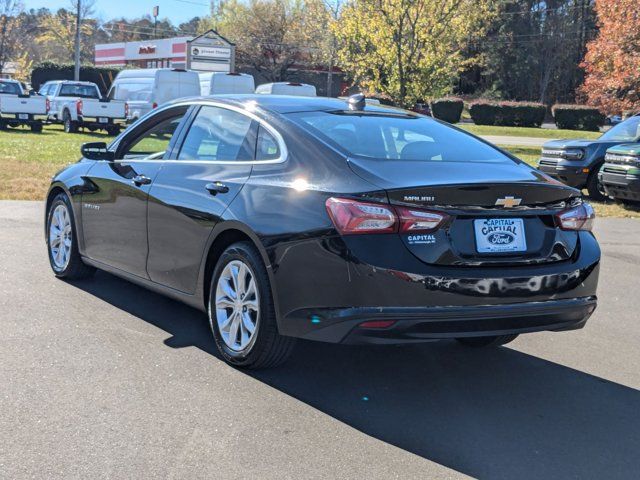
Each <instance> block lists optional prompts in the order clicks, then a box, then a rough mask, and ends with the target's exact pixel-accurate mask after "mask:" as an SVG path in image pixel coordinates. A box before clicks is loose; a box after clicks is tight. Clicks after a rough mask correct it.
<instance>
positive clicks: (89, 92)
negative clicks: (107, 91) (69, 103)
mask: <svg viewBox="0 0 640 480" xmlns="http://www.w3.org/2000/svg"><path fill="white" fill-rule="evenodd" d="M58 96H59V97H79V98H100V94H99V93H98V89H97V88H96V87H94V86H93V85H77V84H73V83H71V84H69V83H64V84H62V87H61V88H60V93H59V94H58Z"/></svg>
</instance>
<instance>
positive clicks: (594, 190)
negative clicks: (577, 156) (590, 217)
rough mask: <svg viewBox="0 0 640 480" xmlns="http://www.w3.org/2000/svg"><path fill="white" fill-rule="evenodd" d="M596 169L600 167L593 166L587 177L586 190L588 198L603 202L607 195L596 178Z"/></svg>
mask: <svg viewBox="0 0 640 480" xmlns="http://www.w3.org/2000/svg"><path fill="white" fill-rule="evenodd" d="M598 170H600V167H597V168H595V169H594V170H593V171H592V172H591V173H590V174H589V178H587V192H588V193H589V198H591V199H592V200H596V201H598V202H604V201H605V200H607V199H608V198H609V197H608V195H607V194H606V193H605V191H604V187H603V186H602V184H601V183H600V180H598Z"/></svg>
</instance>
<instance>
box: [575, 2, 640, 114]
mask: <svg viewBox="0 0 640 480" xmlns="http://www.w3.org/2000/svg"><path fill="white" fill-rule="evenodd" d="M596 12H597V14H598V26H599V28H600V30H599V32H598V36H597V37H596V38H595V39H594V40H593V41H591V42H590V43H589V44H588V46H587V53H586V55H585V58H584V62H583V63H582V66H583V67H584V69H585V71H586V76H585V81H584V84H583V85H582V87H581V89H580V91H581V93H582V94H583V95H584V96H585V98H586V100H587V101H588V102H589V103H590V104H593V105H595V106H598V107H600V108H601V109H602V110H603V111H605V112H607V113H619V112H621V111H623V110H633V111H638V110H640V3H638V1H637V0H596Z"/></svg>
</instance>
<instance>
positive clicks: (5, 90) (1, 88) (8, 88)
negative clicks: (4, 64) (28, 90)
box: [0, 81, 22, 95]
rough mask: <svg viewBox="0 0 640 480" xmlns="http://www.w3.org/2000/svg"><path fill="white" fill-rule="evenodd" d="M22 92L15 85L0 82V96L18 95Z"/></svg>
mask: <svg viewBox="0 0 640 480" xmlns="http://www.w3.org/2000/svg"><path fill="white" fill-rule="evenodd" d="M21 93H22V91H21V90H20V86H19V85H18V84H17V83H13V82H2V81H0V94H5V95H20V94H21Z"/></svg>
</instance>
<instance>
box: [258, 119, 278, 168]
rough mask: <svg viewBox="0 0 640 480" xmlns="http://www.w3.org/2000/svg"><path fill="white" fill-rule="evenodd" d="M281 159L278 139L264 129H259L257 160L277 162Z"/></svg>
mask: <svg viewBox="0 0 640 480" xmlns="http://www.w3.org/2000/svg"><path fill="white" fill-rule="evenodd" d="M279 157H280V147H279V145H278V142H277V141H276V139H275V138H274V137H273V135H271V134H270V133H269V132H268V131H267V130H266V129H265V128H264V127H260V128H259V129H258V144H257V148H256V160H275V159H277V158H279Z"/></svg>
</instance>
